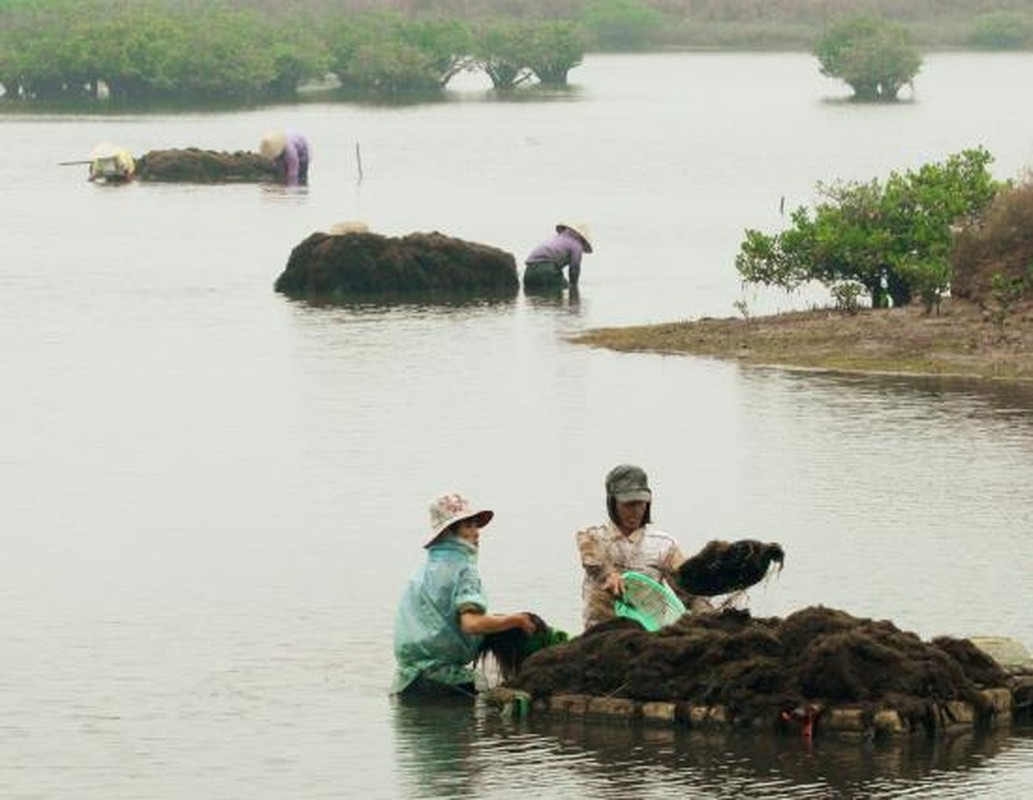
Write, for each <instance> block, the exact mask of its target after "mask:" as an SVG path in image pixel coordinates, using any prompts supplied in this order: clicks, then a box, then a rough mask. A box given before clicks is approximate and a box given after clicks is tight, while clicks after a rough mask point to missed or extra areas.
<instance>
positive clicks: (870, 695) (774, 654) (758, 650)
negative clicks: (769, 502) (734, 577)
mask: <svg viewBox="0 0 1033 800" xmlns="http://www.w3.org/2000/svg"><path fill="white" fill-rule="evenodd" d="M509 686H511V687H512V688H515V689H521V690H524V691H526V692H528V693H530V694H531V695H532V696H533V697H536V698H541V697H548V696H551V695H556V694H583V695H592V696H606V697H612V698H628V699H631V700H640V701H646V700H651V701H673V702H687V703H692V704H698V705H709V706H714V705H721V706H723V707H724V708H725V709H726V711H727V712H728V714H729V717H730V720H731V721H732V722H733V723H734V724H743V725H753V724H757V723H758V722H762V721H764V720H769V721H770V720H777V719H786V718H787V715H789V714H791V713H792V712H794V711H796V710H798V709H800V708H812V707H831V706H836V705H851V706H860V707H861V708H866V709H868V710H870V711H874V710H876V709H880V708H893V709H896V710H897V711H898V712H899V713H900V715H901V718H902V719H904V720H906V721H907V722H908V724H910V725H911V726H912V727H914V728H919V727H921V726H923V725H926V726H928V725H931V724H932V720H933V717H934V714H935V712H936V704H938V703H942V702H943V701H947V700H961V701H966V702H968V703H971V704H972V706H973V708H974V709H975V711H976V713H977V714H989V713H990V711H991V709H990V708H989V707H988V703H989V701H988V700H987V698H986V697H985V696H984V695H983V694H982V693H981V690H983V689H990V688H1000V687H1008V686H1009V676H1008V674H1007V673H1006V672H1005V671H1004V670H1002V669H1001V667H1000V666H999V665H998V664H997V663H996V662H995V661H994V660H993V659H992V658H990V657H989V656H988V655H986V654H985V653H983V652H982V651H980V650H979V649H978V648H977V647H976V646H975V645H974V644H972V643H971V642H969V641H968V640H965V639H953V638H950V637H939V638H936V639H933V640H932V641H930V642H925V641H922V640H921V639H920V638H919V637H918V636H917V635H915V634H913V633H908V632H906V631H902V630H899V629H898V628H897V627H896V626H894V625H893V624H892V623H891V622H888V621H875V620H871V619H863V618H858V617H854V616H851V615H850V614H848V613H846V612H845V611H839V610H836V609H831V608H826V607H823V606H812V607H808V608H804V609H802V610H800V611H797V612H795V613H793V614H791V615H789V616H787V617H785V618H784V619H782V618H777V617H773V618H756V619H755V618H753V617H752V616H751V615H750V613H749V612H748V611H744V610H735V609H726V610H724V611H720V612H715V613H710V614H686V615H684V616H683V617H682V618H681V619H680V620H679V621H678V622H676V623H675V624H673V625H670V626H668V627H666V628H662V629H661V630H659V631H657V632H655V633H649V632H646V631H645V630H643V629H642V628H640V627H638V626H637V625H636V624H635V623H633V622H630V621H628V620H619V621H612V622H607V623H604V624H603V625H600V626H597V627H596V628H593V629H589V630H587V631H585V633H584V634H583V635H581V636H579V637H577V638H574V639H571V640H570V641H568V642H565V643H560V644H557V645H555V646H553V647H549V648H546V649H544V650H541V651H539V652H537V653H534V654H533V655H531V656H529V657H528V658H527V660H526V661H525V662H524V663H523V665H522V668H521V669H520V671H519V673H518V674H517V675H516V677H515V678H514V679H513V680H512V681H511V682H510V683H509Z"/></svg>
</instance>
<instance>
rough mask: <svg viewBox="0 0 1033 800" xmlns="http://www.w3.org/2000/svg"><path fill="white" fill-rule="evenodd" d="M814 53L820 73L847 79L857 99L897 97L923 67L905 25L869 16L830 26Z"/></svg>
mask: <svg viewBox="0 0 1033 800" xmlns="http://www.w3.org/2000/svg"><path fill="white" fill-rule="evenodd" d="M814 54H815V55H816V56H817V57H818V61H819V62H820V65H821V74H822V75H828V76H829V77H830V78H839V79H840V80H843V81H844V82H846V83H847V84H848V85H849V86H850V88H851V89H853V90H854V96H855V97H856V98H857V99H858V100H868V101H872V100H878V101H893V100H896V99H897V93H898V92H899V91H900V89H901V88H902V87H903V86H905V85H907V84H909V83H911V81H912V80H913V79H914V77H915V75H917V74H918V70H919V69H920V68H921V66H922V57H921V55H919V53H918V50H917V49H916V48H915V46H914V45H913V44H912V43H911V36H910V34H909V33H908V31H907V29H906V28H905V27H904V26H902V25H899V24H897V23H895V22H890V21H889V20H886V19H882V18H880V17H874V16H868V15H862V16H856V17H850V18H849V19H845V20H843V21H841V22H838V23H836V24H835V25H833V26H832V27H831V28H829V30H828V31H827V32H826V33H825V34H824V35H823V36H822V37H821V38H820V39H819V40H818V42H817V44H816V45H815V47H814Z"/></svg>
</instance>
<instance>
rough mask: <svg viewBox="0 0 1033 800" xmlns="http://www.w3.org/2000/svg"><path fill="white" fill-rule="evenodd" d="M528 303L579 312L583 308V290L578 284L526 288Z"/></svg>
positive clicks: (532, 305) (533, 306)
mask: <svg viewBox="0 0 1033 800" xmlns="http://www.w3.org/2000/svg"><path fill="white" fill-rule="evenodd" d="M524 296H525V297H526V298H527V303H528V305H530V306H531V307H532V308H564V309H568V310H570V311H573V312H578V311H579V310H580V308H581V290H580V289H578V287H576V286H571V287H570V288H569V289H566V290H564V289H562V288H560V287H554V288H541V289H534V290H527V289H525V290H524Z"/></svg>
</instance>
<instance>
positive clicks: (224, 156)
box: [136, 147, 277, 183]
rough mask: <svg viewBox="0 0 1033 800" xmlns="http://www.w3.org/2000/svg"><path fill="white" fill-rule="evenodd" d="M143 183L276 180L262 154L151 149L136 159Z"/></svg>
mask: <svg viewBox="0 0 1033 800" xmlns="http://www.w3.org/2000/svg"><path fill="white" fill-rule="evenodd" d="M136 177H137V178H138V179H139V180H143V181H169V182H182V183H262V182H265V181H276V180H277V172H276V168H275V167H274V166H273V162H272V161H270V160H269V159H267V158H263V157H262V156H261V155H260V154H258V153H250V152H243V151H238V152H236V153H226V152H216V151H214V150H200V149H198V148H196V147H188V148H186V149H183V150H151V151H150V152H148V153H145V154H144V155H142V156H140V157H139V158H137V159H136Z"/></svg>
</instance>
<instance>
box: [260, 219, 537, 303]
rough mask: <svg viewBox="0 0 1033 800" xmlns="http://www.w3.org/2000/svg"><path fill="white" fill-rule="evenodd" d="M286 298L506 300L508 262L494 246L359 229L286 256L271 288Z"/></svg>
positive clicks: (323, 237) (512, 289) (510, 278)
mask: <svg viewBox="0 0 1033 800" xmlns="http://www.w3.org/2000/svg"><path fill="white" fill-rule="evenodd" d="M275 289H276V291H278V292H280V293H282V294H285V295H287V296H288V297H291V298H293V299H307V300H316V301H323V302H325V301H348V300H353V299H363V298H370V297H377V298H383V297H392V296H394V297H399V298H402V299H405V298H408V297H412V296H439V297H441V296H445V297H456V296H463V297H469V296H491V297H503V298H507V297H514V296H515V295H516V294H517V292H518V291H519V289H520V281H519V278H518V277H517V268H516V260H515V259H514V258H513V255H512V254H511V253H506V252H504V251H502V250H500V249H498V248H496V247H491V246H489V245H485V244H478V243H476V242H468V241H464V240H462V239H456V238H453V237H451V236H445V235H444V234H442V233H438V232H433V233H411V234H408V235H407V236H401V237H391V236H382V235H380V234H377V233H371V232H369V231H368V230H363V229H362V226H356V228H353V229H344V230H343V231H342V232H341V233H313V234H312V235H310V236H309V237H308V238H307V239H305V240H304V241H302V242H301V243H300V244H298V245H297V246H296V247H295V248H294V249H293V250H292V251H291V254H290V258H289V259H288V261H287V266H286V268H285V269H284V271H283V273H281V275H280V276H279V277H278V278H277V280H276V283H275Z"/></svg>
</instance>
